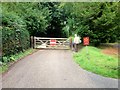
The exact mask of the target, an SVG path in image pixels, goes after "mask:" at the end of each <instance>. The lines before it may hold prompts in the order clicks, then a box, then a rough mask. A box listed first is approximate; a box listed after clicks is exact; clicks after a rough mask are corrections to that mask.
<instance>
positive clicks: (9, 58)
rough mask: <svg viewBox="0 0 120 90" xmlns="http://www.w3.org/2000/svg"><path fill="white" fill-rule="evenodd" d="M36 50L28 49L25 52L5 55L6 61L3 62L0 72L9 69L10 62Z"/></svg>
mask: <svg viewBox="0 0 120 90" xmlns="http://www.w3.org/2000/svg"><path fill="white" fill-rule="evenodd" d="M34 51H35V49H28V50H26V51H24V52H20V53H17V54H15V55H11V56H9V57H3V59H4V61H5V62H4V63H3V64H2V66H0V73H3V72H5V71H7V70H8V68H9V64H10V63H14V62H16V61H17V60H19V59H21V58H23V57H25V56H27V55H29V54H31V53H32V52H34Z"/></svg>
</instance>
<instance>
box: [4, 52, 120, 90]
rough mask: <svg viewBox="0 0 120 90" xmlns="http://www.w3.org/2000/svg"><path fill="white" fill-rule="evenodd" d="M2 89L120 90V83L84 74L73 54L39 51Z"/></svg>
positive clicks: (22, 63)
mask: <svg viewBox="0 0 120 90" xmlns="http://www.w3.org/2000/svg"><path fill="white" fill-rule="evenodd" d="M2 88H118V80H117V79H112V78H106V77H103V76H100V75H96V74H93V73H91V72H88V71H86V70H83V69H82V68H80V66H79V65H78V64H76V63H75V62H74V60H73V58H72V52H71V51H70V50H39V51H37V52H35V53H34V54H32V55H29V56H27V57H25V58H24V59H22V60H20V61H18V62H17V63H16V64H15V65H13V66H12V68H11V69H10V70H9V71H8V72H7V73H5V74H4V75H3V76H2Z"/></svg>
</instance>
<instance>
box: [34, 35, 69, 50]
mask: <svg viewBox="0 0 120 90" xmlns="http://www.w3.org/2000/svg"><path fill="white" fill-rule="evenodd" d="M32 39H33V41H32V43H33V45H32V46H33V47H34V48H44V49H70V48H69V40H68V38H43V37H34V38H33V37H32Z"/></svg>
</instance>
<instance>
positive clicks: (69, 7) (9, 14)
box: [2, 2, 120, 45]
mask: <svg viewBox="0 0 120 90" xmlns="http://www.w3.org/2000/svg"><path fill="white" fill-rule="evenodd" d="M119 8H120V3H119V2H92V3H91V2H71V3H69V2H11V3H10V2H4V3H2V27H9V28H13V27H14V28H16V29H17V28H19V29H20V28H24V29H25V30H27V31H28V32H29V34H30V35H31V36H40V37H69V36H72V35H74V34H75V33H76V34H78V35H79V36H81V37H85V36H89V37H90V41H91V43H93V44H94V45H97V44H99V43H106V42H108V43H109V42H116V41H118V39H120V34H119V33H118V32H119V30H120V24H119V21H120V12H119Z"/></svg>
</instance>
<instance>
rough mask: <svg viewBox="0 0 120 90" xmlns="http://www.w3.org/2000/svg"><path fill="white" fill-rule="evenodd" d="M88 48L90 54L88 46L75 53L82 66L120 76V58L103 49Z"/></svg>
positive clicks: (92, 70)
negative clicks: (119, 65) (105, 52)
mask: <svg viewBox="0 0 120 90" xmlns="http://www.w3.org/2000/svg"><path fill="white" fill-rule="evenodd" d="M87 48H88V54H87V53H86V47H84V48H83V49H82V50H81V51H80V52H78V53H76V54H74V59H75V61H76V62H77V63H78V64H79V65H80V67H82V68H84V69H86V70H88V71H91V72H94V73H96V74H100V75H103V76H106V77H112V78H118V70H119V67H118V58H116V57H112V56H109V55H105V54H103V53H102V52H101V49H98V48H95V47H90V46H89V47H87Z"/></svg>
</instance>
